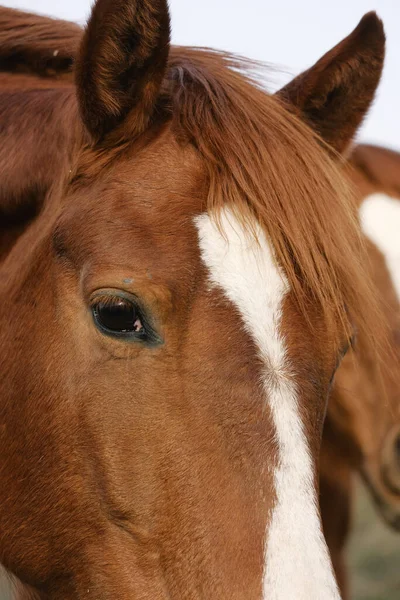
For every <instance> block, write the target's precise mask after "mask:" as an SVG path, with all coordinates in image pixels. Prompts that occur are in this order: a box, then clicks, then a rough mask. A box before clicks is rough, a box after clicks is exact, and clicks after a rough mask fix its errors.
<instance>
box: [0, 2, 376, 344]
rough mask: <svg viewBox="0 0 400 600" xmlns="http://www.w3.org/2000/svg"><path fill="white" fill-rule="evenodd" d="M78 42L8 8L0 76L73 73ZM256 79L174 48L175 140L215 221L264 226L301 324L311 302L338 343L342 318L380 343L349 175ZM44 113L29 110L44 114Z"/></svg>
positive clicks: (70, 29)
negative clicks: (198, 172) (188, 153)
mask: <svg viewBox="0 0 400 600" xmlns="http://www.w3.org/2000/svg"><path fill="white" fill-rule="evenodd" d="M81 35H82V29H81V28H80V27H79V26H78V25H75V24H72V23H68V22H65V21H58V20H53V19H49V18H45V17H39V16H36V15H30V14H27V13H23V12H19V11H15V10H11V9H4V8H2V9H0V69H3V70H4V69H5V70H10V71H14V72H15V71H18V69H22V70H25V71H28V72H35V73H39V74H40V75H42V74H46V73H48V72H49V69H50V70H52V69H55V71H56V72H60V73H70V71H71V69H72V68H73V60H74V58H75V56H76V53H77V48H78V45H79V42H80V39H81ZM259 70H260V64H259V63H254V62H252V61H248V60H245V59H242V58H240V57H237V56H234V55H232V54H228V53H223V52H218V51H213V50H209V49H201V48H189V47H172V48H171V52H170V58H169V66H168V72H167V75H166V83H165V86H164V93H163V100H162V107H163V109H165V106H167V107H168V118H171V117H172V126H173V128H174V129H175V131H176V133H177V135H178V136H179V137H180V138H182V135H183V136H184V137H185V138H186V139H188V140H189V141H190V142H191V143H192V144H193V145H194V146H195V147H196V148H197V150H198V152H199V153H200V154H201V155H202V156H203V158H204V159H205V164H206V166H207V168H208V174H209V194H208V207H209V209H211V210H215V211H216V213H217V214H218V209H220V208H222V206H223V205H225V204H226V203H229V204H230V205H231V207H232V208H234V209H235V211H236V212H237V214H238V215H239V216H241V217H242V218H243V219H246V218H247V216H248V215H249V211H250V213H252V214H253V215H255V216H256V218H257V219H258V221H259V222H260V223H261V224H262V225H263V226H264V228H265V231H266V233H267V235H268V236H269V238H270V240H271V242H272V244H273V247H274V248H275V252H276V257H277V259H278V261H279V262H280V264H281V265H282V267H283V268H284V270H285V272H286V274H287V277H288V279H289V282H290V284H291V287H292V290H293V292H294V294H295V296H296V298H297V301H298V303H299V306H300V309H301V310H302V312H303V314H304V315H307V314H309V310H308V308H309V302H310V299H312V300H314V301H317V302H318V303H319V305H320V306H321V308H322V311H323V314H324V316H325V320H326V323H327V324H329V326H330V327H334V329H335V331H336V333H337V335H338V337H339V335H342V331H343V328H344V329H345V330H346V332H347V333H348V334H349V335H350V325H349V323H347V322H346V323H345V322H344V321H345V319H344V317H343V314H344V310H345V309H346V311H347V312H348V313H349V314H350V319H353V320H357V325H358V328H359V329H365V331H366V332H367V333H371V331H372V328H373V327H375V326H376V323H378V322H379V317H378V309H377V305H376V303H375V301H374V293H373V290H372V287H371V284H370V283H369V278H368V276H367V274H366V270H365V266H364V265H366V264H367V259H366V254H365V250H364V248H363V244H362V241H361V234H360V229H359V226H358V222H357V216H356V211H355V203H354V202H353V199H352V197H351V193H350V190H349V187H348V186H347V185H346V182H345V180H344V177H343V173H341V172H340V170H341V167H342V165H341V163H340V161H339V159H338V160H337V161H336V163H335V161H334V160H332V153H329V152H321V144H324V142H323V141H322V140H321V139H319V138H318V136H317V135H316V134H315V133H313V132H312V131H311V130H310V129H309V127H308V126H307V125H306V124H304V123H303V122H301V121H300V120H299V119H298V118H297V117H296V116H295V115H292V114H291V113H290V112H289V111H288V110H287V108H285V107H284V105H283V102H281V101H280V100H279V98H278V97H277V96H271V95H269V94H268V93H267V92H266V91H265V90H264V89H263V87H262V85H261V83H260V80H259V79H258V78H257V76H256V72H257V73H258V72H259ZM51 92H52V93H53V94H54V97H55V98H54V106H55V108H60V107H61V106H62V105H66V104H68V106H64V108H65V110H67V111H68V112H69V113H70V114H69V116H68V117H67V116H65V118H64V125H65V126H66V127H67V128H69V126H68V122H69V120H70V119H71V117H73V118H74V119H76V117H77V111H76V106H75V104H74V102H71V100H69V101H68V98H69V99H70V97H71V93H70V92H71V90H68V93H67V92H64V91H60V90H52V91H51ZM56 92H57V93H56ZM49 93H50V91H49ZM4 100H6V98H3V101H4ZM47 101H49V98H47ZM38 103H39V99H37V100H35V101H32V102H31V106H27V107H26V108H27V109H28V108H29V111H33V110H36V111H37V110H38ZM0 104H2V103H0ZM72 105H73V107H72ZM0 108H1V106H0ZM42 109H43V105H42ZM0 112H2V111H0ZM160 112H161V111H160ZM24 114H25V115H26V111H25V112H24ZM21 118H22V117H21ZM23 121H25V118H24V119H23ZM53 129H54V126H52V127H50V128H49V134H48V137H49V136H50V135H54V131H53ZM106 143H107V140H106ZM109 144H110V147H109V148H104V147H103V148H101V149H99V150H98V152H96V159H97V161H98V165H101V166H103V165H104V160H101V159H100V157H101V156H103V158H104V157H105V156H106V155H110V153H111V154H113V145H115V138H113V141H112V143H111V140H109ZM58 147H59V148H60V147H61V145H60V142H58ZM123 147H126V145H125V144H124V145H123ZM104 150H106V152H104ZM119 150H121V147H120V148H119ZM119 150H117V151H119ZM58 151H59V152H60V150H59V149H58ZM115 155H116V153H114V156H115ZM52 162H53V163H54V160H53V161H52ZM83 162H85V161H83ZM282 165H284V168H282ZM339 324H340V325H339Z"/></svg>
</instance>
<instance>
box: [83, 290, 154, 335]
mask: <svg viewBox="0 0 400 600" xmlns="http://www.w3.org/2000/svg"><path fill="white" fill-rule="evenodd" d="M92 313H93V317H94V320H95V323H96V324H97V325H98V327H99V328H100V329H102V330H104V331H105V333H109V334H115V335H124V334H127V335H129V334H139V335H140V337H143V334H145V329H144V327H143V324H142V320H141V316H140V313H139V310H138V308H137V307H136V306H135V304H134V303H133V302H131V301H130V300H128V299H127V298H122V297H120V296H104V297H100V298H95V299H94V301H93V303H92Z"/></svg>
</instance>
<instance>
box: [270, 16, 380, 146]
mask: <svg viewBox="0 0 400 600" xmlns="http://www.w3.org/2000/svg"><path fill="white" fill-rule="evenodd" d="M384 56H385V33H384V30H383V25H382V22H381V20H380V19H379V18H378V17H377V16H376V14H375V13H374V12H370V13H368V14H366V15H365V16H364V17H363V18H362V19H361V21H360V23H359V24H358V26H357V27H356V29H355V30H354V31H353V32H352V33H351V34H350V35H349V36H348V37H346V38H345V39H344V40H342V41H341V42H340V43H339V44H338V45H337V46H335V47H334V48H333V49H332V50H330V51H329V52H328V53H327V54H325V55H324V56H323V57H322V58H321V59H320V60H319V61H318V62H317V63H316V64H315V65H314V66H313V67H311V68H310V69H308V70H307V71H305V72H304V73H301V74H300V75H299V76H298V77H296V78H295V79H293V80H292V81H291V82H290V83H289V84H288V85H286V86H285V87H284V88H282V89H281V90H280V91H279V92H278V93H277V95H278V97H280V98H281V99H283V100H284V102H285V103H286V104H287V105H288V107H289V109H291V110H294V111H295V112H296V113H298V114H299V116H300V117H301V118H303V119H304V120H305V121H306V122H307V123H308V124H309V125H310V126H311V127H312V128H313V129H314V130H315V131H316V132H317V133H318V134H319V135H320V136H321V137H322V138H323V139H324V140H325V141H326V142H327V143H328V144H330V145H331V146H332V147H333V148H334V149H335V150H337V151H338V152H344V151H345V150H346V148H347V146H348V145H349V143H350V142H351V140H352V139H353V136H354V134H355V133H356V131H357V128H358V127H359V125H360V124H361V122H362V120H363V118H364V116H365V115H366V113H367V111H368V109H369V107H370V105H371V102H372V100H373V98H374V95H375V91H376V88H377V86H378V83H379V80H380V77H381V74H382V69H383V61H384Z"/></svg>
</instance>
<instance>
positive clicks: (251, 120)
mask: <svg viewBox="0 0 400 600" xmlns="http://www.w3.org/2000/svg"><path fill="white" fill-rule="evenodd" d="M259 66H260V65H259V64H258V63H256V64H254V63H252V62H251V61H248V60H245V61H243V59H241V58H239V57H236V56H233V55H231V54H227V53H223V52H216V51H213V50H208V49H198V48H197V49H195V48H183V47H182V48H179V47H176V48H173V49H172V50H171V56H170V69H169V73H168V80H169V82H170V96H171V101H172V112H173V123H174V124H175V127H176V128H177V130H178V132H179V131H180V132H182V131H183V132H184V133H185V134H186V136H188V138H189V139H190V141H191V142H192V143H193V145H194V146H195V147H196V148H197V149H198V151H199V152H200V154H201V155H202V156H204V158H205V163H206V165H207V167H208V169H209V181H210V187H209V196H208V207H209V209H211V210H216V212H217V214H218V209H221V208H222V207H223V206H224V205H226V203H229V205H230V206H231V207H232V208H233V209H234V210H235V211H236V213H237V214H238V215H239V216H241V217H242V218H243V219H244V220H246V219H247V217H246V215H248V214H249V211H250V213H252V214H253V215H255V216H256V218H257V220H258V221H259V222H260V223H261V224H262V225H263V226H264V228H265V231H266V233H267V235H268V236H269V238H270V240H271V242H272V245H273V247H274V249H275V252H276V257H277V259H278V261H279V263H280V264H281V265H282V266H283V268H284V271H285V272H286V275H287V277H288V279H289V282H290V284H291V288H292V290H293V292H294V294H295V296H296V299H297V301H298V304H299V306H300V309H301V311H302V313H303V314H304V315H305V316H306V317H307V315H308V314H309V306H310V305H309V301H310V298H311V299H312V300H314V301H317V302H318V304H319V305H320V307H321V309H322V311H323V314H324V316H325V321H326V323H327V325H328V326H329V327H330V328H332V331H334V332H335V333H336V335H337V336H338V337H337V339H338V338H339V337H340V336H343V330H344V331H346V333H347V335H351V333H350V330H351V325H350V322H349V323H347V322H345V321H346V317H343V315H344V312H345V311H346V312H347V314H348V315H349V317H350V318H349V321H353V322H354V321H356V322H357V328H358V330H363V331H364V332H365V333H366V334H367V337H368V338H371V336H372V337H374V335H373V334H374V329H375V328H377V329H378V330H379V323H382V318H381V317H380V311H379V309H378V305H377V302H376V299H375V293H374V290H373V287H372V284H371V282H370V278H369V277H368V274H367V270H366V269H367V265H368V260H367V256H366V250H365V247H364V244H363V241H362V235H361V231H360V228H359V224H358V221H357V214H356V208H355V202H354V199H353V196H352V193H351V190H350V186H349V185H348V184H347V181H346V180H345V178H344V175H343V171H342V168H343V164H342V160H343V159H340V158H339V157H336V160H334V159H332V152H321V144H322V145H324V142H323V141H322V140H321V139H320V138H319V137H318V136H317V134H315V133H314V132H312V131H311V130H310V129H309V127H308V126H307V125H306V124H304V123H303V122H301V121H300V120H299V119H298V118H297V117H296V116H295V115H292V114H291V113H289V112H288V110H287V108H285V107H284V105H283V103H282V102H281V101H280V100H279V97H278V96H271V95H270V94H268V93H267V92H266V91H265V89H264V88H263V86H262V84H261V83H260V80H259V79H258V78H257V77H255V75H254V73H255V71H258V70H259Z"/></svg>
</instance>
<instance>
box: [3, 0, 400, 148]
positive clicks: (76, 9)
mask: <svg viewBox="0 0 400 600" xmlns="http://www.w3.org/2000/svg"><path fill="white" fill-rule="evenodd" d="M1 3H2V4H3V5H7V6H12V7H14V8H21V9H26V10H30V11H34V12H38V13H42V14H48V15H52V16H57V17H60V18H65V19H70V20H72V21H78V22H79V23H82V24H83V23H85V21H86V19H87V17H88V15H89V12H90V6H91V2H90V0H56V2H54V0H8V1H7V0H1ZM170 8H171V16H172V41H173V42H174V43H175V44H188V45H196V46H209V47H213V48H221V49H224V50H229V51H233V52H237V53H239V54H242V55H244V56H248V57H251V58H255V59H258V60H262V61H266V62H268V63H272V64H273V65H275V66H276V67H277V68H278V72H276V71H274V72H272V75H271V81H270V87H271V89H275V88H276V87H279V85H281V84H283V83H285V82H286V81H287V80H288V79H290V77H291V76H292V75H294V74H297V73H299V72H300V71H302V70H303V69H306V68H308V67H309V66H311V65H312V64H313V63H314V62H315V61H316V60H318V58H320V56H321V55H322V54H324V53H325V52H326V51H327V50H329V49H330V48H331V47H332V46H334V45H335V44H336V43H338V42H339V41H340V40H341V39H342V38H343V37H345V36H346V35H347V34H348V33H350V31H352V29H354V27H355V26H356V25H357V23H358V21H359V20H360V18H361V17H362V16H363V14H365V13H366V12H368V11H370V10H376V12H377V13H378V15H379V16H380V17H381V18H382V20H383V22H384V25H385V29H386V35H387V55H386V65H385V70H384V75H383V78H382V81H381V85H380V88H379V91H378V94H377V98H376V101H375V103H374V106H373V107H372V110H371V111H370V113H369V115H368V117H367V119H366V120H365V122H364V125H363V126H362V128H361V130H360V132H359V134H358V138H359V139H360V140H362V141H364V142H369V143H376V144H380V145H383V146H389V147H392V148H394V149H397V150H400V0H274V1H271V0H270V1H269V0H201V1H199V0H170Z"/></svg>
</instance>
